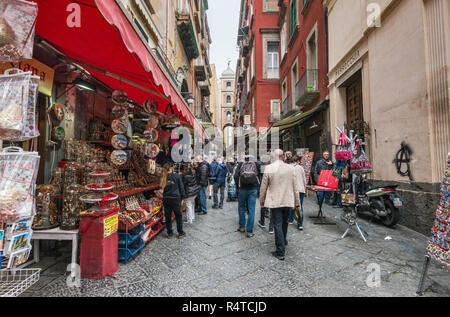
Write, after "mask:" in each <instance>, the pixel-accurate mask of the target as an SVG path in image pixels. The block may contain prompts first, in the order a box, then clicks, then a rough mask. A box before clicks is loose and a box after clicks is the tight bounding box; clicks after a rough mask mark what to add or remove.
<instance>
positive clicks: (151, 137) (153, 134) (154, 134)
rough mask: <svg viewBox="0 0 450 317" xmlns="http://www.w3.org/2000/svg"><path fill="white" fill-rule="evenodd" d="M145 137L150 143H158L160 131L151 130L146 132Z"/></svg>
mask: <svg viewBox="0 0 450 317" xmlns="http://www.w3.org/2000/svg"><path fill="white" fill-rule="evenodd" d="M144 137H145V138H146V139H147V140H148V141H149V142H156V140H158V131H156V129H149V130H145V131H144Z"/></svg>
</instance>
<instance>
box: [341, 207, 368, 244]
mask: <svg viewBox="0 0 450 317" xmlns="http://www.w3.org/2000/svg"><path fill="white" fill-rule="evenodd" d="M352 209H353V214H354V215H355V216H354V217H352V219H351V221H350V222H347V221H346V222H347V225H348V227H347V230H345V232H344V234H343V235H342V239H344V238H345V237H346V236H347V235H348V234H349V232H350V231H351V230H352V228H353V227H356V229H357V230H358V232H359V234H360V235H361V237H362V239H363V240H364V242H367V239H366V236H367V237H369V234H368V233H367V231H366V230H364V228H363V227H362V226H360V225H359V223H358V221H357V219H356V210H355V209H356V206H353V207H352Z"/></svg>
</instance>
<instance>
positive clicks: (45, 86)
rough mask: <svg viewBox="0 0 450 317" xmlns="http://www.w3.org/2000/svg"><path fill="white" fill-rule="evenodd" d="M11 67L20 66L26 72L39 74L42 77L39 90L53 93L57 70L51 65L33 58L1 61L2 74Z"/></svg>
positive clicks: (49, 94)
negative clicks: (8, 61) (14, 61)
mask: <svg viewBox="0 0 450 317" xmlns="http://www.w3.org/2000/svg"><path fill="white" fill-rule="evenodd" d="M9 68H19V69H20V70H22V71H24V72H32V73H33V75H34V76H39V77H40V78H41V82H40V84H39V92H41V93H43V94H44V95H47V96H51V95H52V90H53V78H54V76H55V71H54V70H53V69H52V68H51V67H49V66H47V65H45V64H42V63H41V62H39V61H38V60H36V59H34V58H33V59H30V60H26V61H22V62H18V63H0V74H3V73H4V71H5V70H7V69H9Z"/></svg>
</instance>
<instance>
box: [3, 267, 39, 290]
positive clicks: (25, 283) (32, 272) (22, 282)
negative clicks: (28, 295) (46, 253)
mask: <svg viewBox="0 0 450 317" xmlns="http://www.w3.org/2000/svg"><path fill="white" fill-rule="evenodd" d="M40 274H41V269H21V270H19V269H7V270H1V271H0V297H18V296H19V295H20V294H22V293H23V292H25V291H26V290H27V289H29V288H30V287H31V286H33V285H34V284H35V283H37V282H38V281H39V277H40Z"/></svg>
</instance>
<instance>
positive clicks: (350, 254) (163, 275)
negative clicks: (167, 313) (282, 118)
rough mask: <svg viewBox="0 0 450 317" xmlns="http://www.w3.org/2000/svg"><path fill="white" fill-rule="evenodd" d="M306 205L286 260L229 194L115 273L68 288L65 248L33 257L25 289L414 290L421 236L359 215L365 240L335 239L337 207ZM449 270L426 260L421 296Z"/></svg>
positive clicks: (35, 292)
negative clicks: (373, 270) (250, 232)
mask: <svg viewBox="0 0 450 317" xmlns="http://www.w3.org/2000/svg"><path fill="white" fill-rule="evenodd" d="M208 204H209V206H210V207H211V201H210V200H209V201H208ZM304 207H305V230H304V231H303V232H300V231H298V230H297V229H296V226H295V225H290V226H289V232H288V242H289V245H288V246H287V256H286V260H285V261H279V260H277V259H275V258H274V257H273V256H272V255H271V252H272V251H274V236H273V235H271V234H269V233H268V232H267V229H265V230H263V229H261V228H259V227H258V226H257V224H256V221H255V234H256V235H255V237H253V238H250V239H249V238H247V237H246V236H245V235H244V234H242V233H239V232H236V229H237V227H238V217H237V203H236V202H230V203H226V204H225V208H224V209H223V210H213V209H211V208H209V213H208V215H205V216H198V215H197V216H196V217H197V222H196V223H195V224H193V225H185V231H186V232H187V234H188V236H187V238H185V239H184V240H178V239H173V240H168V239H167V235H166V233H165V232H163V233H161V234H160V235H159V236H158V237H157V238H156V239H155V240H153V241H152V242H151V243H150V244H149V245H148V246H147V247H146V248H145V249H144V250H143V251H142V252H141V254H139V255H138V256H137V257H136V258H135V259H134V260H132V261H131V262H129V263H128V264H127V265H124V264H120V269H119V271H118V272H117V273H116V274H115V277H116V279H114V278H106V279H104V280H100V281H90V280H82V281H81V288H72V289H71V288H68V287H67V284H66V278H67V277H66V273H65V270H66V267H67V264H68V262H69V261H70V254H65V255H64V256H61V257H59V258H49V257H47V258H45V257H44V258H43V259H42V261H41V263H39V265H34V267H43V268H44V270H43V272H42V273H41V279H40V281H39V282H38V283H37V284H35V285H34V286H33V287H32V288H31V289H30V290H29V291H27V292H26V293H24V294H23V296H182V297H195V296H220V297H223V296H269V297H276V296H295V297H300V296H309V297H310V296H387V297H391V296H416V295H415V291H416V289H417V286H418V283H419V279H420V272H421V268H422V265H423V260H424V252H425V247H426V244H427V237H425V236H423V235H421V234H418V233H416V232H414V231H412V230H409V229H407V228H405V227H402V226H398V227H397V228H396V229H389V228H386V227H384V226H382V225H381V224H379V223H376V222H373V223H369V222H368V221H367V220H364V219H360V222H361V224H362V225H363V226H364V228H365V229H366V230H367V231H368V233H369V235H370V236H369V240H368V243H365V242H364V241H363V240H362V239H361V238H360V236H359V234H358V233H357V232H356V231H352V232H351V234H349V235H348V236H347V237H346V238H345V239H341V236H342V234H343V232H344V231H345V229H346V225H345V224H344V223H343V222H342V221H341V220H340V219H339V218H340V217H339V215H340V210H339V209H333V208H331V207H329V206H326V205H324V211H325V213H326V214H327V215H328V216H331V218H335V219H334V220H335V221H336V222H337V223H338V225H337V226H317V225H314V224H313V223H312V219H309V218H308V216H310V215H315V214H316V213H317V204H316V200H315V198H309V199H306V200H305V206H304ZM256 219H259V207H258V208H257V211H256ZM387 236H390V237H391V238H392V239H391V240H385V238H386V237H387ZM371 263H376V264H378V265H380V268H381V285H380V287H372V288H370V287H368V286H367V284H366V280H367V278H368V276H369V274H370V273H369V272H368V271H367V269H368V266H369V265H370V264H371ZM449 273H450V270H449V269H447V268H444V267H443V266H440V265H437V264H436V263H432V264H431V266H430V270H429V275H428V278H427V280H426V283H425V289H426V292H425V296H446V297H448V296H450V274H449Z"/></svg>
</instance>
